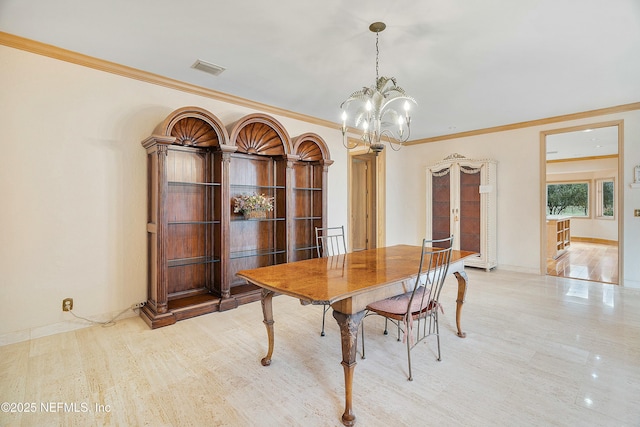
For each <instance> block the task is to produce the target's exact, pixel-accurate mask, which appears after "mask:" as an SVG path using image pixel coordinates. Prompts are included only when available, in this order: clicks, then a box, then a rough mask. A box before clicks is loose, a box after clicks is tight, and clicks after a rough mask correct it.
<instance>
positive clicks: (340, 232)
mask: <svg viewBox="0 0 640 427" xmlns="http://www.w3.org/2000/svg"><path fill="white" fill-rule="evenodd" d="M316 249H317V251H318V258H322V257H328V256H334V255H341V254H345V253H347V244H346V242H345V238H344V226H343V225H341V226H340V227H325V228H322V227H316Z"/></svg>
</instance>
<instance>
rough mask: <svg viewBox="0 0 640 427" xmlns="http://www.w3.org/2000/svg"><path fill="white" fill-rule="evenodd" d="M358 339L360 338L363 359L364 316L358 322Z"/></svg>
mask: <svg viewBox="0 0 640 427" xmlns="http://www.w3.org/2000/svg"><path fill="white" fill-rule="evenodd" d="M360 328H361V329H360V339H361V340H362V357H361V359H364V358H365V357H364V318H362V322H361V323H360Z"/></svg>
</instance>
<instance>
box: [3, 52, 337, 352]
mask: <svg viewBox="0 0 640 427" xmlns="http://www.w3.org/2000/svg"><path fill="white" fill-rule="evenodd" d="M0 64H1V65H0V81H2V82H3V84H2V95H1V96H2V98H3V99H2V102H0V129H1V132H0V133H1V134H2V154H1V155H0V200H2V209H0V227H1V228H0V236H1V237H0V239H1V244H0V281H1V284H0V301H3V303H5V304H4V307H3V310H2V311H0V345H1V344H3V343H8V342H15V341H20V340H24V339H28V338H30V337H37V336H41V335H49V334H51V333H55V332H57V331H62V330H69V329H73V328H78V327H84V326H86V325H87V323H86V322H84V321H78V320H74V319H73V317H72V316H71V315H70V314H69V313H63V312H62V309H61V304H62V299H63V298H65V297H72V298H73V299H74V312H76V313H77V314H79V315H82V316H84V317H90V318H93V319H97V320H108V319H110V318H111V317H112V316H113V315H115V314H117V313H119V312H121V311H122V310H124V309H126V308H127V307H130V306H131V304H133V303H135V302H140V301H145V300H146V280H147V275H146V259H147V254H146V203H147V194H146V191H147V186H146V185H147V184H146V179H147V176H146V152H145V150H144V148H143V147H142V145H141V144H140V141H142V140H143V139H144V138H146V137H148V136H149V135H151V133H152V132H153V130H154V129H155V127H156V126H157V125H158V124H159V123H161V122H162V121H163V120H164V119H165V118H166V117H167V115H169V114H170V113H171V112H172V111H173V110H175V109H177V108H180V107H183V106H187V105H196V106H199V107H202V108H205V109H207V110H208V111H210V112H211V113H213V114H214V115H216V116H218V118H220V119H221V121H222V122H223V123H224V124H225V125H229V124H232V123H233V122H235V121H236V120H238V119H239V118H241V117H242V116H244V115H246V114H249V113H253V112H255V111H252V110H248V109H246V108H242V107H239V106H236V105H231V104H225V103H222V102H218V101H215V100H212V99H208V98H204V97H200V96H196V95H192V94H188V93H183V92H179V91H176V90H171V89H167V88H163V87H160V86H156V85H152V84H148V83H143V82H139V81H136V80H131V79H126V78H122V77H118V76H116V75H113V74H109V73H105V72H101V71H96V70H93V69H89V68H85V67H80V66H76V65H73V64H70V63H66V62H62V61H58V60H54V59H50V58H47V57H43V56H39V55H34V54H30V53H27V52H24V51H20V50H16V49H12V48H8V47H4V46H0ZM9 82H10V83H9ZM274 117H275V118H276V119H277V120H278V121H280V123H282V125H283V126H284V127H285V129H287V131H288V132H289V134H290V136H291V137H294V136H297V135H300V134H302V133H305V132H315V133H317V134H318V135H320V136H321V137H322V138H323V139H325V141H326V142H327V144H328V146H329V150H330V153H331V156H332V158H333V159H334V160H335V164H334V165H332V166H331V167H330V169H329V170H330V173H329V184H328V187H329V188H328V195H329V198H330V199H331V204H330V210H329V213H328V221H329V223H331V224H333V223H335V224H341V223H346V218H347V214H346V212H347V204H346V199H347V188H346V185H345V183H346V182H347V178H346V156H347V154H346V152H345V151H346V150H345V149H344V148H343V147H342V134H341V133H340V131H338V130H332V129H327V128H325V127H321V126H317V125H312V124H309V123H306V122H301V121H297V120H292V119H288V118H286V117H278V116H274ZM133 314H134V313H133V312H129V313H127V315H133Z"/></svg>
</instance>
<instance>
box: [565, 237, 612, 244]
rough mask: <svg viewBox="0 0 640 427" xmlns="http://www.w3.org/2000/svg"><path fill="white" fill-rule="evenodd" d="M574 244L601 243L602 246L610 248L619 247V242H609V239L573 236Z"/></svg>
mask: <svg viewBox="0 0 640 427" xmlns="http://www.w3.org/2000/svg"><path fill="white" fill-rule="evenodd" d="M571 241H572V242H583V243H599V244H601V245H610V246H618V241H617V240H607V239H598V238H595V237H576V236H571Z"/></svg>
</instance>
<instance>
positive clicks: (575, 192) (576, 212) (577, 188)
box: [547, 182, 589, 217]
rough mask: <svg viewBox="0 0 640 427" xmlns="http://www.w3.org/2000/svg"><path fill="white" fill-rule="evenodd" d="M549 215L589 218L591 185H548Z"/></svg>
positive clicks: (578, 183)
mask: <svg viewBox="0 0 640 427" xmlns="http://www.w3.org/2000/svg"><path fill="white" fill-rule="evenodd" d="M547 215H570V216H577V217H588V216H589V183H587V182H575V183H562V184H547Z"/></svg>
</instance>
